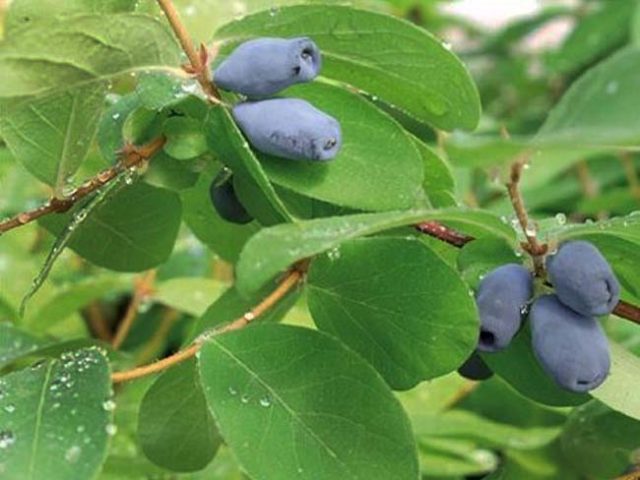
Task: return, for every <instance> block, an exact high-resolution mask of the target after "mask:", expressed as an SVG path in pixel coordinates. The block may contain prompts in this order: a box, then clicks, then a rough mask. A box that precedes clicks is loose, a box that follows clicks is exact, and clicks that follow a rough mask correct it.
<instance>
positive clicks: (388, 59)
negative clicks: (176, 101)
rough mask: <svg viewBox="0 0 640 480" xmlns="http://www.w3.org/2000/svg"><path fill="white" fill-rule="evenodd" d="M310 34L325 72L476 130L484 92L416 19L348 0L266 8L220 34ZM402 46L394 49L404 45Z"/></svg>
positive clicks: (450, 125)
mask: <svg viewBox="0 0 640 480" xmlns="http://www.w3.org/2000/svg"><path fill="white" fill-rule="evenodd" d="M296 35H298V36H309V37H311V38H312V39H313V40H314V41H315V42H317V44H318V46H319V47H320V50H321V51H322V56H323V70H322V75H323V76H326V77H328V78H331V79H334V80H338V81H341V82H344V83H346V84H349V85H353V86H354V87H356V88H358V89H361V90H364V91H366V92H368V93H369V94H371V95H374V96H378V97H380V98H381V99H383V100H384V101H386V102H387V103H389V104H392V105H395V106H396V107H398V108H399V109H401V110H404V111H406V112H407V113H409V114H411V115H412V116H414V117H416V118H418V119H419V120H421V121H423V122H427V123H429V124H432V125H433V126H435V127H438V128H442V129H444V130H452V129H454V128H462V129H465V130H472V129H474V128H475V127H476V125H477V124H478V120H479V118H480V101H479V97H478V92H477V90H476V87H475V85H474V83H473V80H472V79H471V77H470V75H469V73H468V72H467V70H466V68H465V67H464V65H463V64H462V63H461V62H460V60H458V58H457V57H456V56H455V55H454V54H452V53H451V52H450V51H449V50H448V48H447V46H446V45H444V44H443V43H442V42H441V41H440V40H437V39H436V38H435V37H433V36H432V35H431V34H429V33H428V32H427V31H425V30H423V29H421V28H418V27H416V26H414V25H412V24H410V23H409V22H406V21H403V20H400V19H397V18H394V17H390V16H386V15H381V14H377V13H373V12H369V11H364V10H356V9H353V8H350V7H343V6H327V5H317V6H316V5H313V6H311V5H304V6H303V5H300V6H293V7H283V8H280V9H278V10H277V11H276V12H275V14H273V12H272V11H270V10H267V11H264V12H260V13H257V14H255V15H249V16H246V17H244V18H242V19H240V20H237V21H235V22H231V23H229V24H228V25H226V26H224V27H222V28H221V29H220V30H218V31H217V32H216V39H218V40H226V41H229V42H232V43H233V44H234V45H235V44H237V43H239V42H242V41H244V40H247V39H248V38H251V37H259V36H276V37H291V36H296ZM399 39H402V48H395V49H391V50H390V48H389V46H390V45H398V40H399Z"/></svg>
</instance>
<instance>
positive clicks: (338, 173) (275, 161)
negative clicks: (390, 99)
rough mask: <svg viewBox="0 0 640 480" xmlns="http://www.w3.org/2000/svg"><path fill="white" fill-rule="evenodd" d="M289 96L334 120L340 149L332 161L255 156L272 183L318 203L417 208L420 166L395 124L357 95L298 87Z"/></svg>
mask: <svg viewBox="0 0 640 480" xmlns="http://www.w3.org/2000/svg"><path fill="white" fill-rule="evenodd" d="M287 93H290V94H291V95H292V96H294V97H297V98H302V99H305V100H308V101H309V102H310V103H311V104H313V105H314V106H315V107H317V108H318V109H320V110H322V111H323V112H326V113H328V114H329V115H331V116H333V117H334V118H336V119H337V120H338V121H339V122H340V126H341V129H342V137H343V144H342V148H341V150H340V153H339V154H338V156H337V157H336V158H335V159H334V160H332V161H330V162H305V161H294V160H288V159H284V158H277V157H271V156H266V155H259V157H260V159H261V161H262V164H263V165H264V169H265V171H266V172H267V174H268V175H269V178H271V179H272V180H273V182H275V183H277V184H278V185H281V186H283V187H286V188H289V189H291V190H293V191H295V192H297V193H300V194H303V195H306V196H309V197H312V198H316V199H318V200H323V201H326V202H330V203H334V204H337V205H342V206H347V207H352V208H357V209H362V210H393V209H402V208H410V207H412V206H414V205H415V204H416V200H417V196H418V193H419V190H420V186H421V184H422V177H423V162H422V159H421V157H420V152H419V151H418V149H417V148H416V146H415V145H414V144H413V142H412V139H411V138H410V137H409V135H407V134H406V133H405V131H404V130H403V129H402V127H401V126H400V125H399V124H398V123H397V122H395V121H394V120H393V119H392V118H391V117H390V116H388V115H387V114H385V113H384V112H382V111H381V110H379V109H377V108H376V107H375V106H374V105H372V104H371V103H370V102H368V101H367V100H365V99H364V98H362V97H361V96H359V95H356V94H354V93H351V92H348V91H346V90H343V89H341V88H338V87H335V86H331V85H322V84H313V85H299V86H296V87H294V88H291V89H289V90H287Z"/></svg>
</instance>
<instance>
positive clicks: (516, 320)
mask: <svg viewBox="0 0 640 480" xmlns="http://www.w3.org/2000/svg"><path fill="white" fill-rule="evenodd" d="M532 295H533V278H532V276H531V273H530V272H529V270H527V269H526V268H524V267H523V266H521V265H518V264H515V263H510V264H507V265H503V266H501V267H498V268H496V269H495V270H493V271H492V272H491V273H489V274H488V275H487V276H486V277H484V278H483V279H482V281H481V282H480V285H479V286H478V291H477V293H476V304H477V306H478V312H479V313H480V339H479V341H478V350H480V351H483V352H497V351H499V350H502V349H504V348H506V347H507V346H508V345H509V343H511V339H512V338H513V337H514V336H515V334H516V333H518V330H520V325H521V324H522V310H523V308H524V307H525V305H526V304H527V302H528V301H529V299H530V298H531V296H532Z"/></svg>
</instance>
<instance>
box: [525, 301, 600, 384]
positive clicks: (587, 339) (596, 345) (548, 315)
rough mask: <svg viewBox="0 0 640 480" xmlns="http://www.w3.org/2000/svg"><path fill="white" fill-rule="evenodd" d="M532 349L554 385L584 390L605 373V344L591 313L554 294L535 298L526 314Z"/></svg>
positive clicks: (595, 382) (598, 382)
mask: <svg viewBox="0 0 640 480" xmlns="http://www.w3.org/2000/svg"><path fill="white" fill-rule="evenodd" d="M529 320H530V322H531V337H532V343H533V352H534V354H535V356H536V358H537V359H538V362H540V365H541V366H542V368H543V369H544V371H545V372H547V374H549V375H550V376H551V377H552V378H553V379H554V380H555V381H556V383H557V384H558V385H560V386H561V387H563V388H565V389H566V390H571V391H572V392H588V391H589V390H593V389H594V388H596V387H598V386H599V385H600V384H601V383H602V382H604V380H605V378H607V375H608V374H609V368H610V363H611V362H610V359H609V344H608V342H607V338H606V337H605V335H604V332H603V331H602V328H601V327H600V324H599V323H598V322H597V320H596V319H595V318H593V317H588V316H585V315H581V314H579V313H577V312H575V311H574V310H572V309H571V308H569V307H567V306H565V305H564V304H563V303H562V302H561V301H560V300H559V299H558V297H557V296H556V295H544V296H542V297H540V298H538V299H537V300H536V301H535V302H534V303H533V306H532V308H531V312H530V314H529Z"/></svg>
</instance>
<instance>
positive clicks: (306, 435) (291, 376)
mask: <svg viewBox="0 0 640 480" xmlns="http://www.w3.org/2000/svg"><path fill="white" fill-rule="evenodd" d="M199 363H200V376H201V379H202V383H203V386H204V391H205V396H206V397H207V401H208V402H209V407H210V408H211V411H212V412H213V415H214V417H215V419H216V422H217V424H218V426H219V427H220V432H221V434H222V436H223V437H224V439H225V441H226V442H227V444H228V445H229V446H230V447H231V449H232V450H233V451H234V453H235V455H236V457H237V458H238V460H239V461H240V463H241V465H242V467H243V468H244V469H245V470H246V471H247V473H248V474H249V475H250V476H251V477H252V478H256V479H266V478H297V479H301V480H304V479H313V480H335V479H338V478H339V479H344V480H349V479H353V480H356V479H367V480H388V479H390V478H393V479H395V480H417V478H418V464H417V455H416V446H415V443H414V439H413V434H412V432H411V426H410V425H409V422H408V419H407V417H406V415H405V413H404V411H403V410H402V408H401V406H400V403H399V402H398V400H396V399H395V398H394V396H393V395H392V393H391V391H390V390H389V389H388V387H387V386H386V384H385V383H384V381H383V380H382V379H381V378H380V376H378V374H377V373H376V372H375V371H374V370H373V369H372V368H371V367H370V366H369V365H368V364H367V363H366V362H365V361H364V360H362V359H361V358H360V357H359V356H358V355H356V354H355V353H353V352H352V351H351V350H349V349H347V348H346V347H344V346H343V345H342V344H340V343H339V342H338V341H337V340H335V339H333V338H331V337H329V336H328V335H325V334H322V333H319V332H316V331H313V330H308V329H304V328H298V327H291V326H283V325H256V326H254V327H251V328H246V329H243V330H240V331H237V332H232V333H229V334H225V335H222V336H219V337H214V338H213V339H211V341H210V342H208V343H206V344H205V345H204V346H203V348H202V350H201V351H200V362H199Z"/></svg>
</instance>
